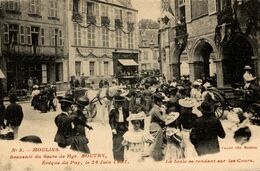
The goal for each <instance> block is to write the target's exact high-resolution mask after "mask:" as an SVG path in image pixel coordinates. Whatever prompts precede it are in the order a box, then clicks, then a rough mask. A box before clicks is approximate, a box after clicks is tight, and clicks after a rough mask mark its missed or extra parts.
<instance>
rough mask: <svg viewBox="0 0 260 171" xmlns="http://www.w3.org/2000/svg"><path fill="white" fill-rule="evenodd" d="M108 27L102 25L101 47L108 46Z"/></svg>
mask: <svg viewBox="0 0 260 171" xmlns="http://www.w3.org/2000/svg"><path fill="white" fill-rule="evenodd" d="M108 33H109V32H108V29H107V28H105V27H103V28H102V42H103V47H109V39H108V38H109V35H108Z"/></svg>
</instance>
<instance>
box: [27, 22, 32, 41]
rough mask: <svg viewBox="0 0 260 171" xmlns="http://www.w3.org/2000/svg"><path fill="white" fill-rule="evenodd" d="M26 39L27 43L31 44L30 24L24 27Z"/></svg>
mask: <svg viewBox="0 0 260 171" xmlns="http://www.w3.org/2000/svg"><path fill="white" fill-rule="evenodd" d="M26 39H27V42H26V43H27V44H28V45H32V35H31V26H27V27H26Z"/></svg>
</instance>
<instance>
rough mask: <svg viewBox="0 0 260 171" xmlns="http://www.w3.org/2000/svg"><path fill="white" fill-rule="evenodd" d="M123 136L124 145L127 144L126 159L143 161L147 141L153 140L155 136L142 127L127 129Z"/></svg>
mask: <svg viewBox="0 0 260 171" xmlns="http://www.w3.org/2000/svg"><path fill="white" fill-rule="evenodd" d="M123 138H124V140H123V142H122V145H124V146H125V153H124V159H125V160H128V161H131V162H140V161H142V158H143V156H144V147H145V143H147V142H152V141H153V137H152V136H151V135H149V134H147V133H145V131H143V130H141V129H140V130H138V131H134V130H130V131H127V132H126V133H125V134H124V135H123Z"/></svg>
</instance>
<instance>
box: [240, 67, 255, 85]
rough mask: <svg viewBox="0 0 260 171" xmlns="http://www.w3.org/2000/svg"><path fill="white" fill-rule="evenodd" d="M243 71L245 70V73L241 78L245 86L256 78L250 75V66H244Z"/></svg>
mask: <svg viewBox="0 0 260 171" xmlns="http://www.w3.org/2000/svg"><path fill="white" fill-rule="evenodd" d="M244 70H245V73H244V75H243V78H244V82H245V84H247V83H248V82H251V81H252V80H255V79H256V77H253V75H252V73H251V70H252V67H251V66H249V65H246V66H245V68H244Z"/></svg>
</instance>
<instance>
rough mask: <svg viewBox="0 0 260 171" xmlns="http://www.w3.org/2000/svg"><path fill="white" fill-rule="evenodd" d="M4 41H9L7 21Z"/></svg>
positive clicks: (6, 42)
mask: <svg viewBox="0 0 260 171" xmlns="http://www.w3.org/2000/svg"><path fill="white" fill-rule="evenodd" d="M4 43H5V44H8V43H9V25H8V24H7V23H6V24H4Z"/></svg>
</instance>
